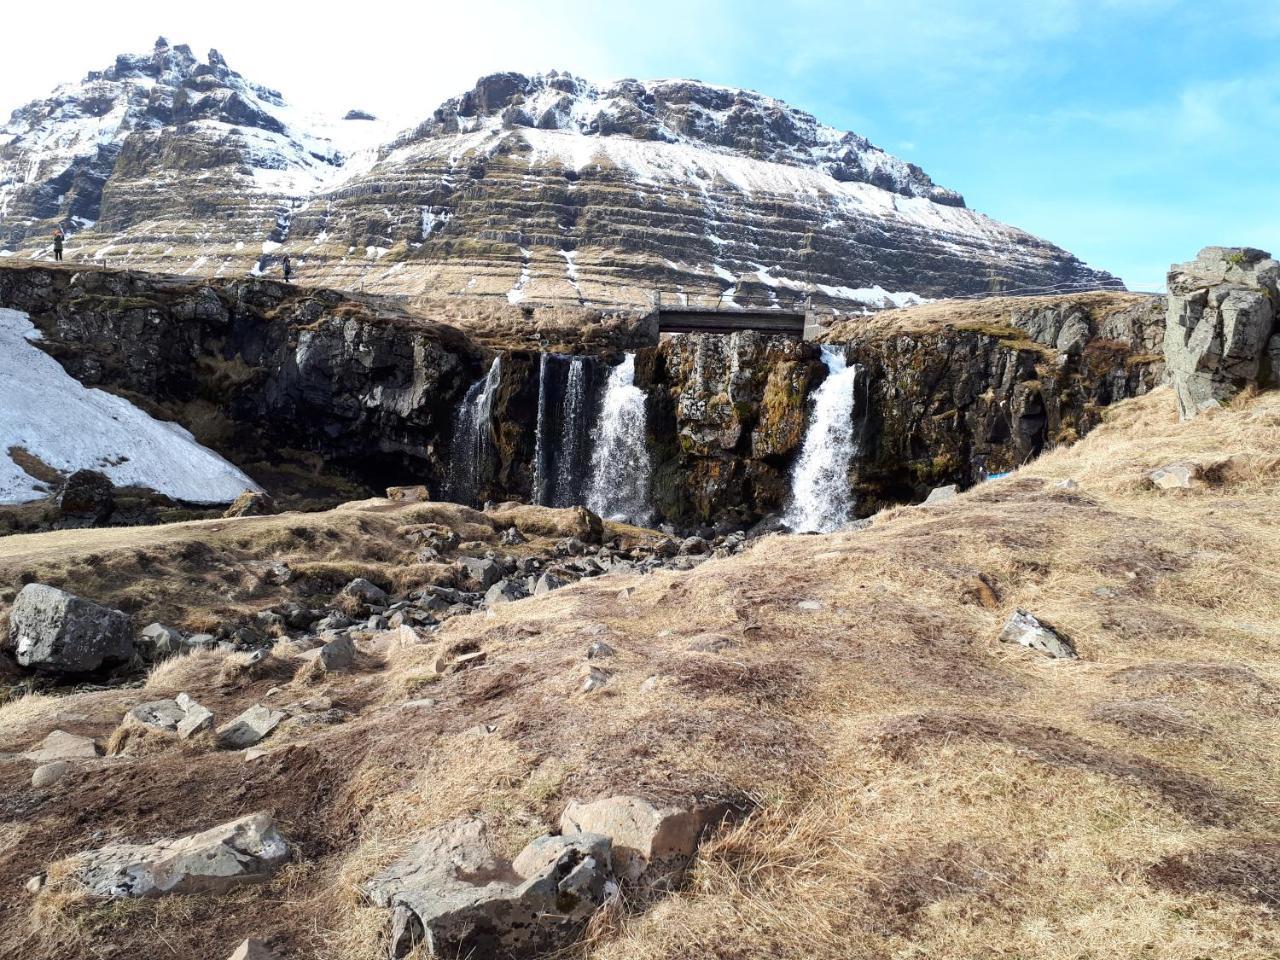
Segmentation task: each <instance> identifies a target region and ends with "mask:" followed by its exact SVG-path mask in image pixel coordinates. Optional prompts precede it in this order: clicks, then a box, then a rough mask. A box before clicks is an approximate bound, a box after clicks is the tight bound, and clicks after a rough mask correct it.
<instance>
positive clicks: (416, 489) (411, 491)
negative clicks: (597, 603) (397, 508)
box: [387, 483, 431, 503]
mask: <svg viewBox="0 0 1280 960" xmlns="http://www.w3.org/2000/svg"><path fill="white" fill-rule="evenodd" d="M387 499H388V500H394V501H395V502H396V503H426V502H427V501H428V500H430V499H431V492H430V491H429V490H428V489H427V488H426V487H424V486H423V485H422V484H420V483H419V484H414V485H413V486H409V487H387Z"/></svg>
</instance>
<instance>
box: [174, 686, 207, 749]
mask: <svg viewBox="0 0 1280 960" xmlns="http://www.w3.org/2000/svg"><path fill="white" fill-rule="evenodd" d="M174 702H175V703H177V705H178V706H179V707H181V708H182V719H181V720H180V721H178V736H179V737H181V738H182V739H183V740H190V739H191V738H192V737H194V736H195V735H196V734H198V733H203V732H204V731H206V730H211V729H213V711H212V710H210V709H209V708H208V707H205V706H202V705H201V704H199V703H196V701H195V700H193V699H192V698H191V697H190V696H188V695H187V694H185V693H180V694H178V696H177V698H176V700H175V701H174Z"/></svg>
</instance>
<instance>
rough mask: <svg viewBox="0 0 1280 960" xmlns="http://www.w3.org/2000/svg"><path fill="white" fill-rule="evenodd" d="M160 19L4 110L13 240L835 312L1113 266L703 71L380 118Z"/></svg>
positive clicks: (3, 200) (1073, 278)
mask: <svg viewBox="0 0 1280 960" xmlns="http://www.w3.org/2000/svg"><path fill="white" fill-rule="evenodd" d="M370 116H371V115H369V114H367V113H365V112H363V111H359V110H352V111H349V112H348V113H347V114H346V115H345V117H344V118H343V119H342V120H336V119H335V120H332V121H330V120H323V119H318V118H314V117H308V116H305V115H303V114H301V113H300V112H298V111H296V110H294V109H293V108H291V107H290V106H289V105H288V103H287V102H286V101H285V99H284V98H283V97H282V96H281V95H280V94H279V93H278V92H276V91H273V90H269V89H267V88H265V87H262V86H259V85H257V84H254V83H252V82H251V81H249V80H247V79H245V78H244V77H242V76H241V75H240V74H238V73H236V72H235V71H233V70H231V69H230V68H229V67H228V66H227V63H226V61H225V59H224V58H223V57H222V56H221V55H220V54H218V53H217V52H216V51H212V52H211V53H210V55H209V57H208V59H207V62H205V63H200V62H198V61H197V60H196V58H195V57H194V55H193V54H192V53H191V51H190V49H189V48H188V47H186V46H183V45H178V46H172V47H171V46H170V45H169V44H168V42H167V41H164V40H161V41H158V42H157V44H156V47H155V49H154V50H153V51H152V52H151V53H150V54H147V55H142V56H123V57H120V58H117V60H116V62H115V64H114V65H113V66H111V67H109V68H108V69H106V70H103V71H97V72H94V73H91V74H89V76H88V77H87V78H86V79H85V80H84V81H83V82H82V83H80V84H71V85H68V86H66V87H63V88H59V90H58V91H57V92H56V93H55V95H54V96H53V97H51V98H50V99H48V100H43V101H36V102H35V103H32V104H29V105H27V106H26V107H23V108H21V109H19V110H18V111H16V112H15V113H14V115H13V117H11V118H10V120H9V122H8V123H7V124H6V125H5V127H4V128H3V129H2V130H0V255H4V254H8V255H16V256H19V257H28V258H31V257H35V258H39V257H43V256H46V255H47V252H48V250H47V237H48V235H49V233H50V232H51V231H52V229H53V226H54V225H55V224H62V225H63V226H64V228H65V229H67V230H68V232H69V233H70V234H73V236H72V237H71V239H70V241H69V243H68V245H67V256H68V258H69V259H73V260H91V261H95V262H98V263H108V264H112V265H117V266H129V267H136V268H141V269H152V270H159V271H165V272H180V273H187V274H192V275H198V276H241V275H244V274H245V273H260V272H263V271H275V270H278V268H279V260H280V257H282V256H283V255H284V254H286V253H287V254H289V255H290V256H291V257H292V259H293V265H294V269H295V273H296V274H297V276H298V277H299V278H300V279H302V280H304V281H305V282H310V283H316V284H321V285H325V286H330V287H337V288H346V289H366V290H370V291H380V292H385V293H392V294H397V295H407V296H413V297H431V298H439V297H443V296H468V297H479V298H489V299H494V300H506V301H508V302H510V303H515V304H520V303H537V302H543V303H545V302H560V303H569V304H605V305H608V304H639V305H644V304H648V303H649V302H650V301H651V299H652V298H653V296H654V292H655V291H658V290H661V291H666V292H667V294H668V295H670V296H672V297H674V298H683V299H686V300H692V301H695V302H696V301H698V300H699V299H700V298H706V299H707V300H708V302H710V303H713V304H716V305H728V306H733V305H740V304H743V303H747V302H750V303H753V304H759V305H765V306H778V307H787V308H795V307H796V306H797V305H798V304H802V303H804V302H806V301H809V300H813V301H815V302H817V303H818V304H819V305H820V306H826V307H828V308H830V309H834V310H839V311H842V312H849V311H853V312H862V311H865V310H869V309H881V308H885V307H891V306H904V305H908V304H910V303H913V302H918V301H919V299H920V298H921V297H938V296H947V295H956V294H967V293H974V292H979V291H984V290H987V289H989V288H990V287H991V286H992V285H993V284H995V285H997V286H1001V285H1003V286H1008V287H1028V286H1035V287H1039V286H1045V287H1063V286H1065V287H1066V288H1077V287H1093V286H1097V285H1105V286H1118V281H1116V280H1115V279H1114V278H1113V277H1110V276H1109V275H1107V274H1105V273H1102V272H1099V271H1095V270H1092V269H1090V268H1088V267H1087V266H1086V265H1084V264H1082V263H1081V262H1080V261H1079V260H1078V259H1076V258H1075V257H1073V256H1071V255H1070V254H1069V253H1067V252H1066V251H1064V250H1061V249H1060V248H1058V247H1055V246H1053V245H1052V244H1049V243H1047V242H1046V241H1043V240H1040V239H1038V238H1036V237H1033V236H1031V235H1029V234H1027V233H1025V232H1023V231H1021V230H1018V229H1016V228H1013V227H1010V226H1007V225H1005V224H1001V223H998V222H996V221H994V220H991V219H990V218H988V217H985V216H983V215H982V214H979V213H976V212H974V211H972V210H969V209H968V208H967V207H966V206H965V205H964V200H963V198H962V197H961V196H960V195H959V194H958V193H956V192H955V191H952V190H950V189H947V188H944V187H940V186H938V185H936V184H934V183H933V181H932V180H931V179H930V178H929V176H928V175H927V174H926V173H924V171H923V170H921V169H920V168H919V167H917V166H915V165H914V164H910V163H907V162H905V161H902V160H900V159H898V158H896V157H893V156H891V155H889V154H887V153H886V152H884V151H883V150H880V149H879V148H877V147H875V146H874V145H872V144H871V143H870V142H869V141H867V140H866V139H865V138H863V137H861V136H858V135H857V134H853V133H844V132H841V131H837V130H834V129H833V128H831V127H828V126H825V125H823V124H821V123H819V122H818V121H817V120H816V119H815V118H814V117H813V116H811V115H810V114H808V113H805V112H804V111H801V110H797V109H795V108H793V107H790V106H788V105H786V104H784V103H782V102H781V101H778V100H774V99H771V98H769V97H765V96H762V95H760V94H757V93H753V92H751V91H746V90H736V89H732V88H727V87H720V86H714V85H710V84H704V83H700V82H697V81H689V80H663V81H652V82H641V81H636V80H624V81H619V82H617V83H615V84H613V85H610V86H605V87H597V86H595V85H593V84H591V83H589V82H587V81H585V80H582V79H579V78H577V77H574V76H572V75H571V74H567V73H558V72H555V71H553V72H551V73H548V74H545V75H538V76H534V77H526V76H523V75H521V74H514V73H503V74H495V75H492V76H488V77H484V78H482V79H481V80H480V81H479V82H478V83H477V84H476V86H475V87H474V88H473V89H472V90H470V91H468V92H466V93H464V94H463V95H461V96H459V97H455V98H453V99H451V100H449V101H447V102H446V103H444V104H443V105H441V106H440V107H439V108H438V109H436V110H435V111H434V112H433V113H432V114H431V115H430V116H429V118H428V119H427V120H426V121H424V122H423V123H421V124H419V125H418V126H417V127H416V128H414V129H412V130H410V131H407V132H405V133H402V134H400V135H399V136H398V137H392V136H391V132H390V131H389V130H388V129H387V128H386V126H385V125H383V124H380V123H378V122H377V121H374V120H371V119H369V118H370Z"/></svg>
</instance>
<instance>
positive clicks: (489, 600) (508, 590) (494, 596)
mask: <svg viewBox="0 0 1280 960" xmlns="http://www.w3.org/2000/svg"><path fill="white" fill-rule="evenodd" d="M526 596H527V594H526V593H525V592H524V588H523V587H521V586H520V585H519V584H517V583H515V582H514V581H512V580H503V581H502V582H501V583H495V584H494V585H493V586H492V587H490V588H489V589H488V590H487V591H486V592H485V595H484V605H485V606H486V607H496V606H498V605H499V604H502V603H510V602H511V601H513V600H523V599H524V598H525V597H526Z"/></svg>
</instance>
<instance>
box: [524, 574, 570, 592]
mask: <svg viewBox="0 0 1280 960" xmlns="http://www.w3.org/2000/svg"><path fill="white" fill-rule="evenodd" d="M568 583H569V581H567V580H565V579H564V578H563V577H558V576H556V575H555V574H554V573H550V572H548V573H544V574H543V575H542V576H540V577H539V578H538V582H537V583H536V584H534V587H533V595H534V596H535V597H540V596H542V595H543V594H544V593H550V592H551V591H552V590H559V589H560V588H561V587H564V586H567V585H568Z"/></svg>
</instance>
